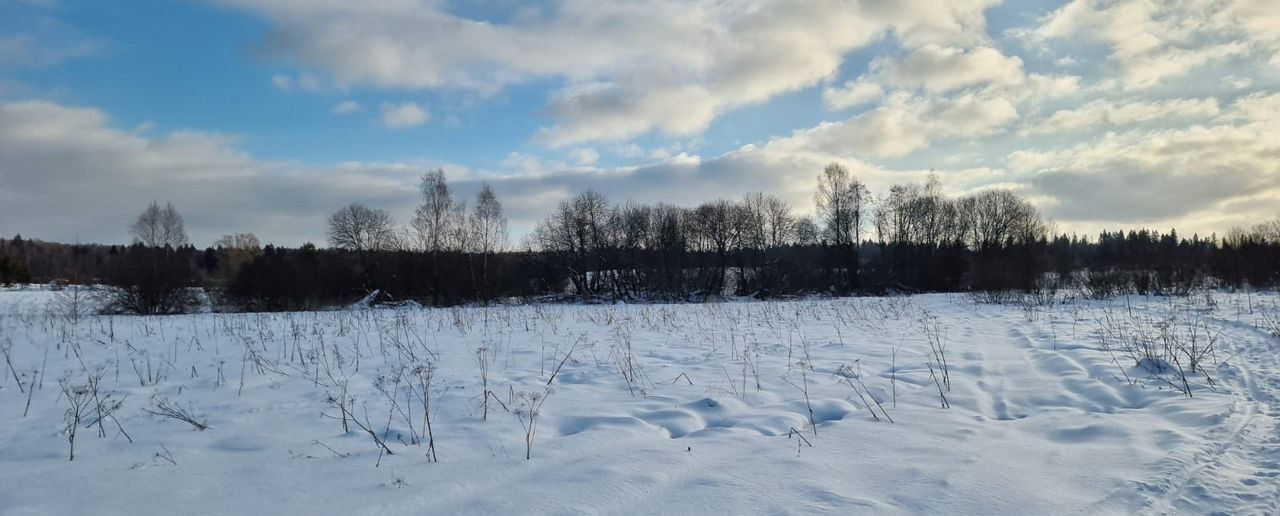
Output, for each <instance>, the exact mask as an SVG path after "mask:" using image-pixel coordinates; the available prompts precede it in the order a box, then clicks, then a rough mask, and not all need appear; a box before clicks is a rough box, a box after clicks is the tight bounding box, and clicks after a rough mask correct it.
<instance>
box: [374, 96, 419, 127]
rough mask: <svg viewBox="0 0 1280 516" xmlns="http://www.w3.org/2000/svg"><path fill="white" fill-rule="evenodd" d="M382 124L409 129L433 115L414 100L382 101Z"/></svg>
mask: <svg viewBox="0 0 1280 516" xmlns="http://www.w3.org/2000/svg"><path fill="white" fill-rule="evenodd" d="M381 109H382V119H381V120H382V125H383V126H385V127H388V128H391V129H408V128H410V127H417V126H419V125H422V124H425V123H427V120H429V119H430V118H431V115H430V114H428V113H427V111H426V109H424V108H423V107H422V106H419V105H418V104H417V103H414V102H401V103H399V104H394V103H389V102H383V103H382V107H381Z"/></svg>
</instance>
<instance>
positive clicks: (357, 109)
mask: <svg viewBox="0 0 1280 516" xmlns="http://www.w3.org/2000/svg"><path fill="white" fill-rule="evenodd" d="M332 112H333V114H335V115H355V114H358V113H364V112H365V109H364V105H362V104H360V103H359V102H356V101H354V100H344V101H342V102H339V103H337V104H334V105H333V109H332Z"/></svg>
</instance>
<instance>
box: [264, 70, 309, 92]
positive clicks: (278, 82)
mask: <svg viewBox="0 0 1280 516" xmlns="http://www.w3.org/2000/svg"><path fill="white" fill-rule="evenodd" d="M271 85H272V86H275V87H276V89H278V90H280V91H283V92H286V93H289V92H293V91H295V90H299V91H307V92H311V93H315V92H318V91H320V89H321V86H320V79H319V78H317V77H316V76H314V75H311V74H309V73H304V74H301V75H298V76H296V77H295V76H292V75H287V74H280V73H278V74H275V75H272V76H271Z"/></svg>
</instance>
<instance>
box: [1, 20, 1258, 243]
mask: <svg viewBox="0 0 1280 516" xmlns="http://www.w3.org/2000/svg"><path fill="white" fill-rule="evenodd" d="M1267 4H1268V2H1267V1H1266V0H1215V1H1214V2H1210V1H1209V0H1186V1H1182V2H1138V1H1114V2H1112V1H1108V2H1100V1H1083V0H1073V1H1069V2H1067V1H1056V2H1046V1H1010V2H1000V1H999V0H960V1H947V2H944V1H932V0H911V1H887V0H859V1H853V0H830V1H827V0H819V1H813V2H806V3H802V4H795V3H791V2H782V1H768V0H731V1H725V2H713V1H705V2H704V1H667V0H635V1H625V2H605V1H599V2H593V1H587V0H556V1H549V2H517V1H514V0H471V1H468V0H449V1H445V0H371V1H368V2H358V3H357V2H342V1H338V0H317V1H302V0H207V1H197V0H181V1H173V0H170V1H150V0H138V1H131V2H126V3H115V2H111V3H105V2H90V1H72V0H8V1H2V2H0V234H8V233H16V232H22V233H24V234H27V235H33V236H37V237H41V238H46V239H51V240H79V241H98V242H123V241H125V240H126V239H127V234H126V229H127V226H128V221H129V220H130V219H131V218H132V217H133V216H135V215H136V213H137V212H138V211H139V210H141V208H142V207H144V206H145V204H146V203H147V202H149V201H150V200H151V199H158V200H161V201H164V200H172V201H173V202H174V203H175V204H176V205H177V206H178V208H179V210H180V211H182V212H183V213H184V214H185V215H186V218H187V224H188V228H189V230H190V232H191V233H192V237H193V240H194V241H195V243H196V244H198V245H207V244H208V243H209V242H211V241H212V240H213V239H214V238H216V237H217V236H218V235H221V234H224V233H231V232H242V231H252V232H257V233H259V235H260V236H262V237H263V239H264V240H267V241H273V242H278V243H283V244H298V243H301V242H303V241H307V240H317V241H318V240H320V239H321V238H322V235H323V224H324V219H325V217H326V216H327V214H328V213H331V212H332V211H333V210H335V209H337V208H338V207H340V206H341V205H343V204H346V203H349V202H364V203H366V204H370V205H373V206H376V207H380V208H384V209H387V210H389V211H391V212H392V213H393V214H394V215H395V216H396V217H397V218H399V219H400V220H401V221H405V220H407V218H408V216H409V214H410V213H411V212H412V206H413V204H414V197H415V184H416V180H417V177H418V176H419V175H420V174H421V173H422V172H424V171H426V170H430V169H434V168H437V167H442V168H444V169H445V170H446V173H447V174H448V176H449V178H450V180H451V182H453V183H454V184H455V186H456V187H457V190H458V191H459V194H460V195H464V196H465V195H470V194H472V193H474V191H475V190H476V188H477V186H478V184H479V182H480V181H488V182H490V183H491V184H493V185H494V188H495V190H496V191H497V192H498V194H499V196H500V197H501V198H502V199H503V200H504V201H506V204H507V206H508V212H509V213H510V215H511V217H512V219H513V221H512V222H513V228H514V229H515V230H516V232H517V233H519V232H520V231H522V230H523V229H527V228H528V227H530V226H531V225H532V223H533V222H534V221H535V220H536V219H537V218H539V217H540V216H542V215H543V214H545V213H547V212H548V211H550V208H551V206H552V205H553V204H554V202H556V201H557V200H559V199H561V198H564V197H566V196H568V195H572V194H573V193H576V192H579V191H582V190H585V189H588V188H591V189H596V190H600V191H603V192H604V193H606V194H607V195H609V196H610V197H611V198H613V199H615V200H618V201H622V200H627V199H632V200H636V201H640V202H659V201H668V202H678V203H684V204H692V203H697V202H701V201H705V200H711V199H715V198H720V197H728V198H735V197H738V196H741V195H742V194H744V193H746V192H749V191H765V192H770V193H775V194H778V195H780V196H782V197H784V198H786V199H788V200H789V201H791V202H792V204H793V206H794V207H795V208H796V210H797V211H798V212H801V213H803V212H807V211H808V210H809V209H810V205H811V192H812V188H813V178H814V177H815V176H816V174H817V172H818V171H819V170H820V169H821V167H822V165H824V164H825V163H827V162H830V161H839V162H842V163H845V164H846V165H848V166H849V167H850V168H851V169H852V170H853V171H854V172H855V174H857V175H858V176H859V177H860V178H862V179H863V180H864V181H866V182H867V183H869V184H870V185H871V187H872V190H873V192H884V191H886V190H887V189H888V186H889V185H891V184H895V183H902V182H911V181H920V180H922V179H923V177H924V175H925V174H927V173H929V172H930V171H933V172H935V173H937V174H938V175H939V176H940V177H941V178H942V180H943V183H944V185H945V187H946V188H947V190H948V191H950V192H952V193H955V194H964V193H970V192H973V191H977V190H981V189H984V188H1010V189H1013V190H1015V191H1017V192H1019V193H1020V194H1022V195H1024V196H1027V197H1028V198H1030V199H1032V200H1033V202H1035V203H1036V204H1037V205H1038V206H1039V207H1040V208H1041V210H1042V211H1044V212H1045V213H1046V214H1047V215H1049V216H1050V217H1052V218H1053V219H1054V221H1055V222H1056V223H1057V225H1058V227H1059V229H1061V230H1064V231H1079V232H1085V233H1091V232H1095V231H1098V230H1100V229H1102V228H1107V227H1112V228H1114V227H1132V226H1155V227H1161V228H1164V227H1171V226H1178V227H1179V229H1180V230H1182V231H1183V232H1184V233H1189V232H1211V231H1217V232H1223V231H1226V230H1227V229H1228V228H1230V227H1231V226H1235V225H1242V224H1249V223H1252V222H1253V221H1256V220H1258V219H1261V218H1266V217H1271V216H1274V215H1275V214H1276V212H1277V211H1280V210H1277V206H1280V204H1277V203H1276V201H1277V200H1280V170H1278V169H1277V164H1276V162H1277V161H1280V160H1275V159H1274V156H1275V155H1277V154H1276V153H1277V152H1278V151H1280V142H1278V141H1277V137H1276V136H1275V134H1276V132H1277V131H1275V129H1276V127H1275V125H1276V124H1277V123H1280V120H1277V112H1280V95H1277V93H1276V91H1277V88H1278V87H1280V79H1278V77H1280V73H1278V69H1280V15H1277V14H1275V13H1273V12H1272V11H1275V9H1272V7H1274V6H1269V5H1267ZM1191 149H1200V151H1198V152H1194V153H1192V152H1191ZM63 203H72V204H74V206H75V208H76V209H74V210H69V209H68V208H67V207H66V206H60V204H63Z"/></svg>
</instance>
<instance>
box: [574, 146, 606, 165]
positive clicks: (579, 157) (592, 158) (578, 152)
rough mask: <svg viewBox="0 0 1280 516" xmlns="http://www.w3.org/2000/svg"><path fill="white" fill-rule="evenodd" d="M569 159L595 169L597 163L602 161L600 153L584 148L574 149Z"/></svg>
mask: <svg viewBox="0 0 1280 516" xmlns="http://www.w3.org/2000/svg"><path fill="white" fill-rule="evenodd" d="M569 158H570V159H572V160H573V161H574V162H575V163H577V164H579V165H582V166H587V167H594V166H595V164H596V162H598V161H600V153H599V152H596V150H595V149H591V148H586V147H584V148H579V149H573V151H571V152H569Z"/></svg>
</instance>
